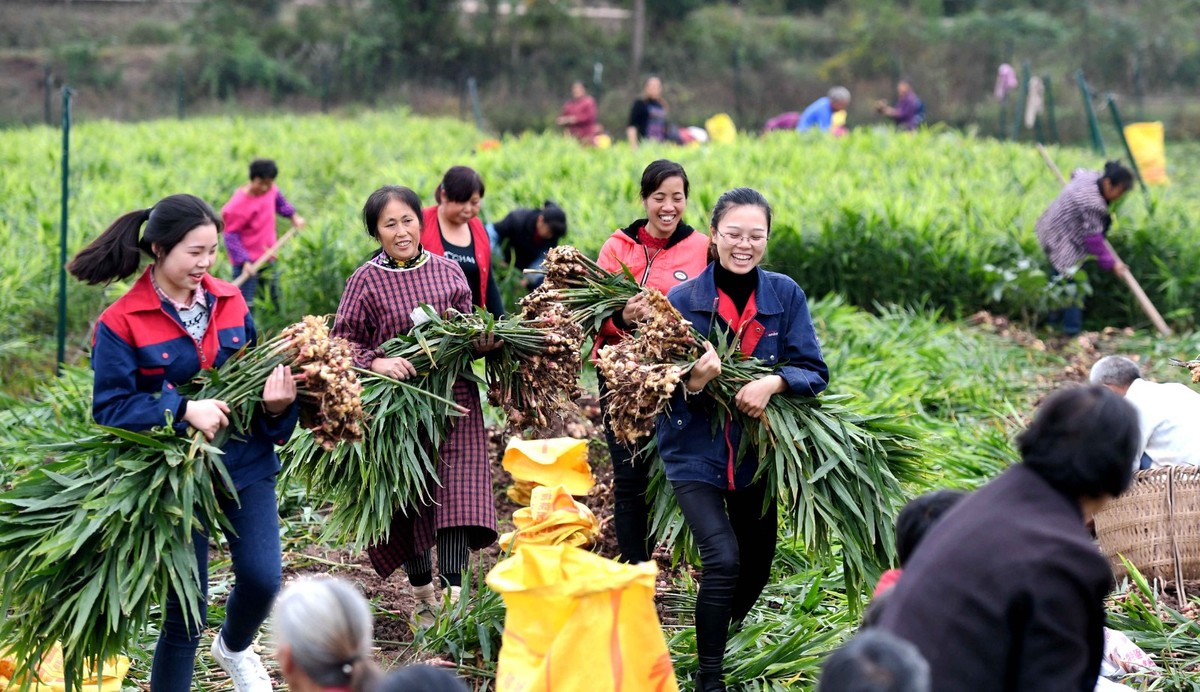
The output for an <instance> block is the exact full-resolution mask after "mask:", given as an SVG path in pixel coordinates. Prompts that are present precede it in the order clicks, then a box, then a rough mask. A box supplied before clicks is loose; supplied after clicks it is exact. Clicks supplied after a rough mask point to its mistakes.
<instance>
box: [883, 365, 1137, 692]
mask: <svg viewBox="0 0 1200 692" xmlns="http://www.w3.org/2000/svg"><path fill="white" fill-rule="evenodd" d="M1138 439H1139V433H1138V418H1137V412H1136V411H1135V410H1134V408H1133V407H1132V406H1130V405H1129V403H1128V402H1126V401H1125V400H1124V399H1122V398H1121V397H1120V396H1118V395H1117V394H1114V393H1113V392H1111V391H1109V390H1108V389H1105V388H1104V387H1098V386H1091V387H1073V388H1070V389H1064V390H1060V391H1058V392H1055V393H1054V394H1052V395H1050V397H1048V398H1047V399H1046V401H1045V402H1044V403H1043V404H1042V405H1041V407H1040V408H1039V409H1038V411H1037V414H1036V415H1035V416H1034V419H1033V423H1031V424H1030V426H1029V428H1027V429H1026V430H1025V431H1024V432H1022V433H1021V434H1020V436H1018V438H1017V446H1018V449H1019V450H1020V453H1021V463H1019V464H1017V465H1016V466H1013V467H1011V468H1009V469H1008V470H1007V471H1005V472H1004V473H1002V474H1001V475H1000V476H999V477H998V478H996V479H995V480H993V481H991V482H989V483H988V484H987V485H985V486H983V487H982V488H980V489H979V490H976V491H975V492H973V493H972V494H971V495H969V496H968V497H966V498H963V499H962V500H961V501H959V503H958V504H957V505H956V506H955V507H954V509H953V510H951V512H950V513H949V515H948V516H947V517H946V518H945V520H943V521H941V522H939V523H938V524H937V525H936V526H935V527H934V528H933V530H932V531H930V533H929V535H928V536H926V538H925V540H924V541H923V542H922V543H921V547H920V548H919V549H918V550H917V551H916V552H915V553H914V554H913V556H912V559H911V560H910V561H909V563H908V565H907V566H906V567H905V568H904V575H903V576H902V577H901V578H900V580H899V581H898V582H897V583H896V586H895V587H894V588H893V589H892V590H891V591H890V592H889V594H888V602H887V605H886V607H885V608H884V609H883V613H882V615H881V616H880V618H879V624H878V627H879V629H882V630H884V631H887V632H891V633H892V634H895V635H898V636H900V637H902V638H904V639H907V640H908V641H910V642H912V643H913V644H915V645H916V646H917V648H918V649H920V651H921V653H922V654H923V655H924V656H925V659H926V660H927V661H928V662H929V667H930V672H931V673H932V682H933V686H932V690H933V692H962V691H963V690H971V691H972V692H1009V691H1012V692H1015V691H1017V690H1055V691H1058V690H1071V691H1073V692H1083V691H1090V690H1092V688H1093V687H1094V686H1095V685H1096V679H1097V677H1098V675H1099V673H1100V661H1101V657H1102V655H1103V653H1104V620H1105V615H1104V598H1105V595H1106V594H1107V593H1108V590H1109V589H1110V588H1111V586H1112V570H1111V568H1110V567H1109V564H1108V561H1107V560H1106V559H1105V558H1104V557H1103V556H1102V555H1101V554H1100V552H1099V551H1098V550H1097V549H1096V546H1095V545H1094V543H1093V542H1092V537H1091V535H1090V533H1089V531H1088V529H1087V527H1086V525H1085V524H1086V522H1087V521H1088V520H1089V519H1090V518H1091V516H1092V515H1093V514H1094V513H1095V512H1097V511H1099V510H1100V509H1101V508H1102V507H1104V505H1105V504H1106V503H1107V502H1108V501H1109V500H1110V499H1112V498H1113V497H1116V496H1118V495H1120V494H1121V493H1122V492H1124V491H1125V489H1126V488H1127V487H1128V486H1129V482H1130V479H1131V478H1132V475H1133V463H1134V459H1135V458H1136V455H1137V450H1138Z"/></svg>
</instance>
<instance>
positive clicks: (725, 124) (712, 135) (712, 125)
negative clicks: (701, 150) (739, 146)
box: [704, 113, 737, 144]
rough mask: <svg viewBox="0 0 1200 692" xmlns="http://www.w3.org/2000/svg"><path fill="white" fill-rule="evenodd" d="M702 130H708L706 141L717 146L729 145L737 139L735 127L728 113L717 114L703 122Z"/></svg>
mask: <svg viewBox="0 0 1200 692" xmlns="http://www.w3.org/2000/svg"><path fill="white" fill-rule="evenodd" d="M704 129H706V130H708V141H710V142H716V143H719V144H730V143H732V142H733V141H734V140H736V139H737V127H735V126H734V124H733V118H731V117H729V114H728V113H717V114H716V115H714V116H713V117H711V118H709V119H708V120H705V121H704Z"/></svg>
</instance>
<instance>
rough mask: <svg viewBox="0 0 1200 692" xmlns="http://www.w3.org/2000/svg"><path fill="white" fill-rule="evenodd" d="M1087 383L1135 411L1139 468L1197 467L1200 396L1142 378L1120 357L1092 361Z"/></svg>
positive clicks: (1132, 364)
mask: <svg viewBox="0 0 1200 692" xmlns="http://www.w3.org/2000/svg"><path fill="white" fill-rule="evenodd" d="M1090 380H1091V382H1092V384H1101V385H1104V386H1105V387H1108V388H1109V389H1111V390H1112V391H1114V392H1116V393H1117V394H1120V395H1121V396H1124V397H1125V400H1126V401H1128V402H1129V403H1131V404H1133V407H1134V408H1135V409H1137V412H1138V424H1139V427H1140V428H1141V431H1142V436H1141V447H1140V451H1139V453H1138V459H1140V460H1141V462H1140V463H1141V468H1143V469H1147V468H1159V467H1161V466H1200V393H1197V392H1196V391H1195V390H1193V389H1192V388H1191V387H1188V386H1187V385H1185V384H1179V383H1177V382H1164V383H1159V382H1151V381H1149V380H1145V379H1142V373H1141V370H1140V369H1139V368H1138V365H1137V363H1135V362H1133V361H1132V360H1130V359H1128V358H1124V357H1122V356H1105V357H1104V358H1101V359H1100V360H1098V361H1096V364H1095V365H1093V366H1092V372H1091V375H1090Z"/></svg>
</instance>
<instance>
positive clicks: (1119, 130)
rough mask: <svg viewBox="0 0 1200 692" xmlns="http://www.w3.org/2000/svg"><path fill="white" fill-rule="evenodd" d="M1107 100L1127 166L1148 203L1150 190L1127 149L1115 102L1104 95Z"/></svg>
mask: <svg viewBox="0 0 1200 692" xmlns="http://www.w3.org/2000/svg"><path fill="white" fill-rule="evenodd" d="M1105 97H1106V99H1107V100H1108V112H1110V113H1112V119H1113V124H1114V125H1116V126H1117V134H1118V135H1120V137H1121V144H1122V145H1123V146H1124V147H1125V155H1126V156H1128V157H1129V164H1130V166H1131V167H1132V168H1133V174H1134V175H1135V176H1137V181H1138V185H1141V187H1142V194H1144V195H1146V201H1147V202H1149V201H1150V188H1148V187H1146V181H1145V180H1142V171H1141V170H1140V169H1138V164H1137V159H1135V158H1133V150H1132V149H1130V148H1129V140H1128V139H1126V138H1125V123H1123V122H1121V114H1120V113H1119V112H1118V111H1117V100H1116V99H1115V98H1114V97H1113V95H1112V93H1111V92H1109V93H1108V94H1105Z"/></svg>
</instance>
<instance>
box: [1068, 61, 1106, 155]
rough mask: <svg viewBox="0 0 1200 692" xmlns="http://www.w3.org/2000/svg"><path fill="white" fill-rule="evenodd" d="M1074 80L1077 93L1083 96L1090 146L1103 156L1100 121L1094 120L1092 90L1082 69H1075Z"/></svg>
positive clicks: (1094, 111)
mask: <svg viewBox="0 0 1200 692" xmlns="http://www.w3.org/2000/svg"><path fill="white" fill-rule="evenodd" d="M1075 81H1076V82H1078V83H1079V93H1080V94H1081V95H1082V96H1083V110H1084V112H1085V113H1087V119H1088V130H1089V131H1090V132H1091V133H1092V148H1093V149H1095V150H1096V153H1097V154H1100V155H1101V156H1104V155H1105V153H1106V152H1105V150H1104V137H1102V136H1101V135H1100V122H1099V121H1098V120H1096V109H1095V108H1092V90H1091V88H1090V87H1088V83H1087V80H1086V79H1084V77H1083V70H1076V71H1075Z"/></svg>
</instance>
